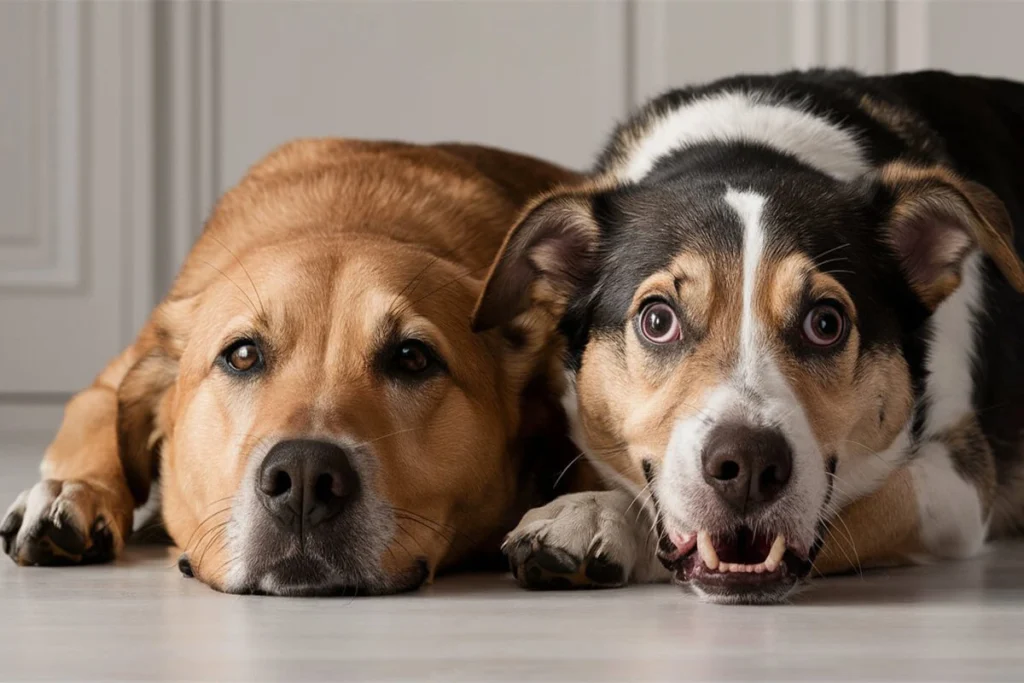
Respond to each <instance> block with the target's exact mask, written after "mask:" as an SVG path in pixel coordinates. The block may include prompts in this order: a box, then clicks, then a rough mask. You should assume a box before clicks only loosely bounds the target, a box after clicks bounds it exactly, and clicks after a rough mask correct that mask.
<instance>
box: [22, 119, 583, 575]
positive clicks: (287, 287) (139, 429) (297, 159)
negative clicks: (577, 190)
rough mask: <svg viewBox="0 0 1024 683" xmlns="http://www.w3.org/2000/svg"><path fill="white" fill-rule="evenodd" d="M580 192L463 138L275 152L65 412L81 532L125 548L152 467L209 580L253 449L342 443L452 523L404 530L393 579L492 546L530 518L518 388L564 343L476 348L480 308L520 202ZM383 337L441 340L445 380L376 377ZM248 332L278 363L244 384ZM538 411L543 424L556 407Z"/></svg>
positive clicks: (66, 478) (533, 417) (59, 443)
mask: <svg viewBox="0 0 1024 683" xmlns="http://www.w3.org/2000/svg"><path fill="white" fill-rule="evenodd" d="M575 179H576V176H575V175H574V174H572V173H570V172H568V171H564V170H562V169H559V168H556V167H554V166H552V165H550V164H546V163H544V162H541V161H537V160H534V159H529V158H526V157H522V156H518V155H514V154H510V153H506V152H501V151H497V150H492V149H486V148H482V147H473V146H462V145H438V146H433V147H428V146H416V145H406V144H399V143H376V142H358V141H347V140H326V139H325V140H301V141H297V142H293V143H289V144H287V145H284V146H283V147H281V148H279V149H277V150H275V151H274V152H272V153H271V154H270V155H268V156H267V157H266V158H265V159H264V160H263V161H262V162H260V163H259V164H258V165H256V166H255V167H254V168H253V169H252V170H250V171H249V173H248V174H247V175H246V177H245V178H244V179H243V180H242V181H241V182H240V183H239V184H238V186H237V187H235V188H234V189H232V190H231V191H229V192H228V193H227V194H226V195H225V196H224V197H223V198H222V199H221V200H220V202H219V203H218V205H217V207H216V209H215V211H214V212H213V215H212V216H211V218H210V220H209V222H208V224H207V227H206V230H205V232H204V234H203V235H202V236H201V238H200V239H199V241H198V242H197V243H196V245H195V247H194V248H193V250H192V252H191V254H190V255H189V258H188V260H187V262H186V263H185V264H184V266H183V267H182V269H181V272H180V274H179V275H178V278H177V280H176V281H175V283H174V286H173V288H172V290H171V292H170V293H169V295H168V296H167V298H166V299H165V300H164V301H163V302H162V303H161V304H160V305H159V306H158V307H157V309H156V310H155V311H154V313H153V315H152V317H151V318H150V321H149V322H148V323H147V325H146V327H145V329H144V330H143V331H142V333H141V334H140V335H139V338H138V341H137V342H136V343H135V344H134V345H133V346H131V347H130V348H128V349H127V350H126V351H125V352H124V353H123V354H122V355H121V356H119V357H118V358H117V359H116V360H115V361H114V362H112V363H111V364H110V366H108V367H107V369H106V370H104V371H103V373H101V374H100V376H99V377H98V378H97V380H96V382H95V383H94V385H93V386H92V387H91V388H89V389H86V390H85V391H83V392H82V393H80V394H79V395H77V396H76V397H75V398H74V399H73V400H72V401H71V402H70V403H69V405H68V409H67V413H66V416H65V420H64V423H63V425H62V427H61V430H60V432H59V433H58V435H57V438H56V439H55V440H54V442H53V444H52V445H51V447H50V448H49V449H48V451H47V453H46V456H45V460H44V465H43V472H44V477H46V478H48V479H53V480H59V481H62V482H63V483H64V486H65V487H67V486H68V485H69V482H81V483H82V484H83V485H84V486H86V487H87V489H86V490H88V491H89V492H90V494H89V495H87V496H85V499H84V500H83V501H81V502H80V503H79V504H78V505H77V506H73V507H74V508H75V509H76V510H78V511H79V512H80V513H81V515H82V525H83V528H85V529H88V527H89V526H90V525H92V524H93V522H94V520H96V519H99V518H103V519H104V520H105V522H106V523H107V524H109V526H110V528H111V529H112V530H113V532H114V536H115V541H116V545H115V552H120V550H121V548H122V547H123V544H124V540H125V539H126V538H127V537H128V535H129V533H130V528H131V521H132V511H133V508H134V507H135V505H136V504H139V503H141V502H143V501H144V500H145V499H146V497H147V495H148V492H149V487H150V482H151V479H152V475H153V471H154V468H155V465H156V463H157V460H158V459H159V462H160V469H161V479H162V481H161V484H162V494H163V503H162V505H163V516H164V520H165V523H166V526H167V530H168V531H169V533H170V535H171V537H172V538H173V539H174V540H175V541H176V543H177V544H178V545H179V546H181V547H182V548H183V549H185V550H186V551H188V552H189V553H190V554H191V555H192V557H193V558H194V561H193V569H194V571H195V573H196V575H197V576H198V577H199V578H201V579H202V580H203V581H206V582H207V583H210V584H211V585H213V586H215V587H218V586H220V585H221V584H222V581H223V577H224V576H225V574H226V573H227V572H228V571H229V569H230V564H231V562H232V558H231V557H228V556H227V555H226V551H225V543H224V541H223V534H220V538H218V533H216V531H215V530H216V528H217V524H218V522H220V521H223V520H224V517H223V516H219V517H218V515H223V514H224V512H225V510H226V508H225V506H224V501H226V500H230V499H231V497H232V496H234V495H235V494H236V492H237V491H238V490H239V487H240V486H242V485H243V479H242V476H243V473H244V472H245V471H246V467H247V464H248V460H249V458H250V456H251V455H252V454H253V453H254V452H256V451H257V450H258V448H257V446H258V444H261V443H265V442H266V441H267V440H268V439H276V438H281V437H288V436H295V435H300V436H301V435H312V436H314V437H315V436H317V435H323V436H339V435H344V436H345V437H346V438H353V439H357V440H359V441H361V442H364V443H367V444H373V453H374V454H375V457H376V463H377V468H376V480H375V481H372V482H369V485H370V486H372V487H373V488H374V490H375V491H377V492H378V494H379V495H380V496H382V497H383V498H384V499H386V500H387V502H388V503H389V504H390V505H391V506H393V507H396V508H403V509H406V510H410V511H413V512H414V513H416V514H418V515H420V516H422V517H424V518H426V519H429V520H432V521H433V522H435V523H436V524H437V525H439V528H441V527H443V528H444V529H451V530H454V533H446V534H442V533H437V531H431V529H430V528H429V527H427V526H426V525H423V526H419V525H412V524H409V525H406V528H404V529H403V530H402V531H403V532H404V536H405V537H403V538H396V539H395V540H394V541H393V546H394V548H393V551H394V552H392V553H390V554H389V555H387V556H385V558H384V560H382V561H383V562H384V564H385V565H386V568H387V569H388V571H390V572H396V573H397V572H401V571H406V570H408V562H410V561H412V557H411V556H409V555H407V554H406V552H403V548H402V546H404V547H405V548H410V547H411V548H418V549H419V550H420V551H421V554H422V556H423V557H425V558H426V559H427V560H428V564H429V569H430V572H431V574H432V573H433V572H434V571H436V570H437V569H439V568H442V567H445V566H449V565H451V564H453V563H455V562H457V561H459V560H460V559H462V558H464V557H465V556H467V554H469V553H471V552H475V551H478V550H481V547H479V546H476V545H474V544H468V543H467V542H466V541H464V540H463V539H475V540H476V541H478V542H479V543H480V544H483V543H486V542H488V540H489V539H494V538H495V537H496V536H497V535H499V534H501V533H502V532H503V531H505V530H507V529H506V528H505V527H504V525H511V523H513V522H514V521H515V520H516V519H517V518H518V515H519V514H521V512H522V511H524V509H525V508H524V507H523V504H524V501H521V500H520V498H521V493H522V492H521V491H518V490H517V484H518V483H519V479H518V477H519V474H520V473H519V471H518V468H519V467H520V465H521V462H522V461H521V457H522V448H523V443H524V439H525V438H527V437H528V436H529V434H524V432H523V426H522V425H521V416H522V415H523V413H522V411H521V408H522V405H521V401H520V397H521V395H522V394H523V392H524V391H525V390H526V387H527V385H528V384H529V383H530V382H531V381H533V380H535V379H536V378H537V377H540V378H542V379H543V381H544V382H546V381H547V377H548V376H549V373H553V370H554V368H555V367H556V365H557V363H556V361H553V360H552V358H553V356H554V354H555V352H556V350H557V348H556V347H555V346H552V345H551V344H550V343H548V342H547V340H544V341H543V343H537V344H533V345H530V346H529V347H528V348H511V347H510V346H509V344H508V343H507V340H506V339H505V338H503V337H502V336H501V335H499V334H498V333H489V334H484V335H473V334H472V333H471V332H470V329H469V324H468V322H469V318H470V313H471V311H472V310H473V305H474V302H475V301H476V299H477V297H478V295H479V294H480V292H481V289H482V285H483V276H484V275H485V273H486V271H487V268H488V266H489V264H490V262H491V259H492V257H493V256H494V254H495V252H496V250H497V248H498V247H499V245H500V244H501V241H502V239H503V236H504V233H505V231H506V229H507V228H508V226H510V225H511V224H512V223H513V221H514V219H515V217H516V215H517V213H518V212H519V210H520V208H521V207H522V206H523V205H524V204H525V203H526V201H527V199H528V198H529V197H530V196H531V195H533V194H536V193H539V192H542V191H544V190H546V189H548V188H550V187H552V186H554V185H556V184H559V183H562V184H565V183H570V182H572V181H574V180H575ZM388 325H392V326H397V327H399V328H400V329H402V330H403V331H415V332H416V333H417V334H419V335H421V336H422V337H425V338H428V339H429V340H431V341H432V342H433V343H435V344H436V346H437V348H438V349H439V350H440V352H441V354H442V355H443V356H444V358H445V359H446V360H447V362H448V364H449V367H450V374H451V377H450V379H447V378H446V379H445V380H443V381H438V382H433V383H430V384H429V385H428V386H425V387H424V388H422V390H419V389H411V388H405V387H399V386H395V385H393V384H390V385H389V384H387V383H386V382H383V381H381V380H380V378H379V377H378V376H376V375H375V374H374V372H373V368H372V358H371V352H372V349H373V348H374V345H375V344H376V343H377V340H378V339H379V338H380V337H381V335H382V333H383V330H384V328H385V327H386V326H388ZM253 333H256V334H259V335H260V336H261V337H262V338H264V339H267V340H268V343H269V347H268V348H269V350H268V351H267V353H268V354H269V355H270V357H271V358H270V359H269V360H268V364H270V363H272V364H273V366H274V368H275V371H274V372H272V373H267V376H266V378H261V379H260V380H259V382H258V384H253V385H251V386H239V384H238V383H237V382H234V383H233V382H231V381H229V380H227V379H225V377H224V376H222V374H219V373H218V371H217V370H216V369H215V368H213V362H214V359H215V358H216V356H217V355H218V353H219V352H220V350H221V349H222V348H224V346H225V345H226V344H227V343H229V342H230V341H231V340H232V336H233V335H246V336H248V335H250V334H253ZM542 405H544V404H543V403H538V404H537V405H536V406H535V408H539V407H540V406H542ZM528 419H529V424H527V425H525V427H526V428H527V429H529V430H531V431H533V432H536V431H539V430H542V429H543V428H544V426H545V424H547V423H548V422H550V419H551V415H550V411H547V410H544V411H542V410H538V409H532V412H531V413H529V415H528ZM118 433H119V434H118ZM118 444H119V446H120V457H119V455H118V450H119V449H118ZM122 466H123V471H122ZM40 542H47V541H46V540H40ZM495 548H496V545H495Z"/></svg>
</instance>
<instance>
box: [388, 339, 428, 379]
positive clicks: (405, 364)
mask: <svg viewBox="0 0 1024 683" xmlns="http://www.w3.org/2000/svg"><path fill="white" fill-rule="evenodd" d="M432 361H433V354H431V352H430V349H428V348H427V345H426V344H424V343H423V342H420V341H416V340H415V339H409V340H406V341H404V342H402V343H401V345H400V346H399V347H398V349H397V350H396V351H395V365H396V366H397V368H398V369H399V370H401V371H402V372H405V373H408V374H410V375H418V374H420V373H422V372H425V371H426V370H428V369H429V368H430V367H431V365H432Z"/></svg>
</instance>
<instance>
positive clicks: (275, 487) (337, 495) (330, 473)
mask: <svg viewBox="0 0 1024 683" xmlns="http://www.w3.org/2000/svg"><path fill="white" fill-rule="evenodd" d="M358 494H359V475H357V474H356V471H355V470H354V469H353V468H352V463H351V462H350V460H349V457H348V454H347V453H346V452H345V450H344V449H343V448H341V447H340V446H338V445H337V444H333V443H329V442H327V441H313V440H308V439H294V440H290V441H280V442H278V443H277V444H276V445H274V447H273V448H271V449H270V452H269V453H267V456H266V457H265V458H264V459H263V463H262V464H261V465H260V471H259V476H258V477H257V479H256V495H258V496H259V497H260V498H261V499H262V500H263V504H264V505H265V506H266V508H267V510H269V511H270V513H271V514H272V515H273V516H274V519H275V520H276V521H277V522H278V523H279V524H280V525H281V526H282V527H284V528H285V529H288V530H290V531H293V532H295V533H302V532H304V531H308V530H309V529H311V528H313V527H315V526H316V525H318V524H320V523H322V522H324V521H326V520H328V519H330V518H332V517H334V516H336V515H337V514H338V513H339V512H341V511H342V510H343V509H344V508H345V506H346V505H347V504H349V503H350V502H352V501H353V500H354V499H355V498H356V496H357V495H358Z"/></svg>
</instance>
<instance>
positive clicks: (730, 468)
mask: <svg viewBox="0 0 1024 683" xmlns="http://www.w3.org/2000/svg"><path fill="white" fill-rule="evenodd" d="M738 476H740V464H739V463H738V462H734V461H732V460H726V461H725V462H723V463H722V465H721V467H719V469H718V474H717V476H715V479H718V480H720V481H729V480H730V479H735V478H736V477H738Z"/></svg>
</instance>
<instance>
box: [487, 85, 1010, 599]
mask: <svg viewBox="0 0 1024 683" xmlns="http://www.w3.org/2000/svg"><path fill="white" fill-rule="evenodd" d="M1014 224H1016V225H1017V227H1018V228H1019V227H1020V226H1021V225H1022V224H1024V85H1021V84H1017V83H1012V82H1008V81H1002V80H994V79H985V78H971V77H957V76H954V75H950V74H946V73H935V72H931V73H916V74H903V75H894V76H887V77H861V76H858V75H857V74H853V73H850V72H808V73H789V74H784V75H780V76H777V77H771V76H756V77H737V78H729V79H726V80H722V81H718V82H715V83H711V84H709V85H704V86H701V87H693V88H687V89H683V90H677V91H673V92H669V93H667V94H665V95H663V96H661V97H659V98H658V99H656V100H654V101H653V102H651V103H649V104H648V105H647V106H645V107H644V108H643V109H641V110H640V111H639V113H637V114H636V115H635V116H633V117H632V118H631V119H630V120H629V121H627V122H626V123H625V124H623V125H621V126H620V127H619V128H618V129H617V131H616V132H615V133H614V135H613V137H612V140H611V142H610V144H609V145H608V147H607V148H606V150H605V151H604V153H603V155H602V156H601V157H600V161H599V163H598V166H597V173H596V174H595V177H594V179H593V180H592V182H591V183H590V184H589V186H587V187H583V188H576V189H572V188H569V189H565V190H562V191H558V192H554V193H551V194H549V195H547V196H546V197H544V198H542V199H540V200H538V201H536V202H535V203H534V205H533V208H532V210H531V211H530V212H529V213H528V214H527V215H526V216H525V217H524V218H523V219H522V221H521V222H520V223H519V224H518V226H517V227H516V228H515V230H514V231H513V232H512V233H511V234H510V236H509V238H508V240H507V242H506V245H505V247H504V249H503V252H502V253H501V255H500V256H499V258H498V260H497V261H496V263H495V265H494V268H493V271H492V275H491V278H490V281H489V283H488V285H487V287H486V290H485V294H484V296H483V297H482V299H481V301H480V303H479V306H478V309H477V312H476V327H477V328H478V329H490V328H495V327H496V328H499V329H504V330H506V331H508V332H510V333H515V332H516V331H517V330H519V329H521V328H527V329H529V328H537V327H544V326H545V325H546V326H547V327H548V328H550V327H552V322H551V321H555V324H557V326H558V329H559V330H560V336H561V338H562V339H563V340H564V343H565V348H566V350H565V357H566V370H567V373H568V377H569V390H568V392H567V394H566V396H565V403H566V405H567V407H568V408H569V409H570V411H572V412H573V414H574V417H573V434H574V439H575V440H576V442H577V444H578V445H579V446H580V447H581V448H582V449H583V450H584V451H585V452H586V453H587V455H588V456H589V458H590V460H591V461H592V462H593V463H594V464H595V465H596V466H597V467H598V468H599V469H600V470H601V471H602V472H603V473H604V475H605V476H606V478H607V479H608V480H609V481H611V482H614V483H615V484H616V486H617V487H618V490H617V491H612V492H607V493H596V494H594V493H590V494H574V495H571V496H568V497H565V498H562V499H560V500H557V501H555V502H554V503H552V504H550V505H548V506H546V507H543V508H540V509H537V510H533V511H531V512H530V513H529V514H528V515H527V516H526V518H524V520H523V522H522V523H521V525H520V527H519V528H518V529H516V531H514V532H513V534H512V535H510V536H509V538H508V539H507V542H506V550H507V552H508V553H509V555H510V557H511V559H512V563H513V566H514V568H515V570H516V573H517V576H518V578H519V580H520V582H521V583H523V584H525V585H527V586H534V587H542V586H558V585H565V582H564V581H558V579H559V578H560V577H561V576H563V575H574V576H575V575H578V567H579V566H580V565H582V564H585V563H587V562H590V561H592V560H593V559H597V558H600V559H602V560H603V561H604V562H605V563H607V564H611V565H613V566H618V567H619V568H620V569H621V571H620V572H619V574H618V577H617V578H618V581H615V582H612V583H621V582H624V581H626V580H629V579H632V580H640V581H642V580H656V579H659V578H667V577H668V576H671V577H673V578H674V579H675V580H676V581H678V582H680V583H683V584H685V585H687V586H690V587H691V588H692V589H693V590H694V591H695V592H696V593H698V594H699V595H701V596H703V597H705V598H707V599H709V600H711V601H715V602H776V601H780V600H784V599H785V598H786V597H787V596H789V595H791V593H792V592H793V590H794V588H795V587H796V586H798V585H800V584H801V583H802V579H804V577H807V576H808V575H809V573H810V572H811V571H812V570H817V571H818V572H822V573H829V572H838V571H844V570H849V569H851V568H858V567H867V566H877V565H890V564H901V563H908V562H917V561H922V560H926V559H928V558H963V557H969V556H971V555H974V554H975V553H977V552H978V551H979V550H980V549H981V548H982V546H983V544H984V543H985V540H986V539H988V538H992V537H997V536H1001V535H1005V534H1009V533H1011V532H1014V531H1016V530H1019V529H1020V528H1021V524H1022V522H1024V452H1022V446H1024V443H1022V434H1021V430H1022V427H1024V347H1022V340H1021V336H1020V334H1021V322H1020V321H1021V320H1024V298H1022V297H1021V294H1020V292H1021V291H1022V290H1024V268H1022V264H1021V261H1020V258H1019V253H1020V250H1021V239H1020V237H1019V236H1018V237H1017V238H1016V241H1015V238H1014V232H1013V228H1014ZM656 555H657V556H658V558H659V559H660V563H659V562H657V561H656V560H655V556H656ZM661 565H663V567H662V566H661Z"/></svg>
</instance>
